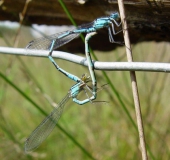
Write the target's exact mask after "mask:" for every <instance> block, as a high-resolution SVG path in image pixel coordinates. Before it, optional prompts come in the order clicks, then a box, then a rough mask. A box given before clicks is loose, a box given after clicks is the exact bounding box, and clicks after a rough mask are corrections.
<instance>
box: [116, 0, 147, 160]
mask: <svg viewBox="0 0 170 160" xmlns="http://www.w3.org/2000/svg"><path fill="white" fill-rule="evenodd" d="M118 5H119V11H120V16H121V20H122V26H123V33H124V40H125V46H126V54H127V59H128V62H132V61H133V57H132V51H131V46H130V39H129V33H128V29H127V28H128V27H127V22H126V18H125V10H124V4H123V0H118ZM130 77H131V82H132V92H133V98H134V104H135V111H136V118H137V126H138V132H139V139H140V146H141V152H142V159H143V160H147V159H148V156H147V151H146V144H145V135H144V128H143V122H142V114H141V107H140V100H139V95H138V88H137V81H136V75H135V72H134V71H131V72H130Z"/></svg>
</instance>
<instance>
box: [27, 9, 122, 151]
mask: <svg viewBox="0 0 170 160" xmlns="http://www.w3.org/2000/svg"><path fill="white" fill-rule="evenodd" d="M119 18H120V17H119V13H118V12H114V13H112V14H110V16H106V17H101V18H97V19H96V20H94V21H93V22H91V23H88V24H83V25H81V26H78V27H77V28H75V29H73V30H69V31H65V32H61V33H57V34H54V35H51V36H46V37H43V38H39V39H36V40H33V41H31V42H30V43H29V44H28V45H27V47H26V48H27V49H28V50H47V51H48V52H49V54H48V57H49V59H50V61H51V62H52V63H53V64H54V66H55V67H56V69H57V70H58V71H60V72H61V73H63V74H64V75H65V76H67V77H68V78H70V79H71V80H73V81H75V82H76V84H75V85H73V86H72V87H71V88H70V90H69V91H68V93H67V94H66V96H65V97H64V98H63V99H62V100H61V102H60V103H59V104H58V106H57V108H55V109H54V110H53V111H52V112H51V113H50V114H49V115H48V116H47V117H46V118H45V119H44V120H43V121H42V122H41V123H40V125H39V126H38V127H37V128H36V129H35V130H34V131H33V132H32V133H31V135H30V136H29V137H28V138H27V140H26V142H25V151H26V152H29V151H32V150H34V149H36V148H37V147H38V146H39V145H40V144H41V143H42V142H43V141H44V140H45V139H46V138H47V137H48V135H49V134H50V133H51V131H52V130H53V129H54V127H55V125H56V124H57V122H58V120H59V118H60V117H61V114H62V112H63V108H64V105H65V104H66V102H67V101H68V99H69V98H72V100H73V101H74V102H75V103H77V104H79V105H83V104H85V103H88V102H92V101H93V100H95V99H96V97H97V80H96V76H95V72H94V64H93V61H92V59H91V56H90V50H89V44H88V41H89V39H90V38H91V37H92V36H94V35H95V34H96V32H97V31H98V30H100V29H103V28H107V29H108V35H109V40H110V42H111V43H115V41H114V39H113V35H116V34H118V33H119V32H121V31H122V30H121V31H119V32H115V28H114V25H116V26H117V27H119V26H120V25H121V23H118V22H117V20H119ZM81 33H87V35H86V38H85V54H86V58H87V62H88V68H89V72H90V77H91V80H92V88H91V87H89V86H88V85H87V83H88V82H89V80H90V77H88V76H87V75H84V74H83V76H82V77H81V78H78V77H77V76H75V75H73V74H71V73H68V72H67V71H65V70H64V69H62V68H60V67H59V66H58V65H57V63H56V62H55V61H54V59H53V58H52V52H53V50H54V49H57V48H59V47H61V46H63V45H64V44H66V43H68V42H70V41H71V40H73V39H74V38H76V37H78V36H79V35H80V34H81ZM86 90H87V91H90V93H91V96H89V95H88V94H87V92H86ZM81 91H84V92H85V94H86V95H87V98H86V99H84V100H79V99H78V98H77V96H78V95H79V93H80V92H81Z"/></svg>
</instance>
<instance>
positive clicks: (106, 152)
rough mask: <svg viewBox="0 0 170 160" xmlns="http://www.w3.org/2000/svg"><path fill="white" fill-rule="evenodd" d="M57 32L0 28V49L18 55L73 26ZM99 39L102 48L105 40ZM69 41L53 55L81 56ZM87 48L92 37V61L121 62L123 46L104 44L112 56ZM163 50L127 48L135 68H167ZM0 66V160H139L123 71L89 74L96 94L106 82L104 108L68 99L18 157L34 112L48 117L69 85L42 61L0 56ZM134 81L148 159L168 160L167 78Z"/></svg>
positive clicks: (68, 66) (71, 68) (12, 25)
mask: <svg viewBox="0 0 170 160" xmlns="http://www.w3.org/2000/svg"><path fill="white" fill-rule="evenodd" d="M96 18H97V17H96ZM44 24H45V22H44ZM63 25H64V24H63ZM63 25H55V26H54V25H48V26H47V25H35V24H34V25H30V26H26V25H23V24H22V23H21V22H20V23H17V22H12V21H1V22H0V45H1V46H3V47H4V46H5V47H15V48H25V46H26V45H27V44H28V42H29V41H31V40H32V39H35V38H38V37H40V36H43V35H44V34H45V35H49V34H53V33H57V32H61V31H64V30H68V29H71V28H72V27H73V26H71V25H64V26H63ZM42 33H43V34H42ZM103 36H104V35H103ZM104 39H106V40H107V41H105V43H109V40H108V36H107V34H106V35H105V38H104ZM115 40H116V38H115ZM77 41H78V40H77V39H76V40H73V42H70V44H68V45H66V46H63V47H62V48H59V50H62V51H67V52H71V53H73V54H78V55H81V56H84V48H83V47H79V50H80V51H81V52H78V51H77V50H76V49H75V48H76V42H77ZM94 41H95V39H93V38H92V39H91V40H90V44H91V48H92V49H93V48H95V50H94V53H95V55H96V56H97V58H98V60H99V61H109V62H111V61H112V62H114V61H127V59H126V54H125V46H120V45H118V44H112V45H113V49H110V50H109V51H102V50H98V49H97V47H93V44H94V46H95V42H94ZM101 41H102V40H101ZM79 43H81V45H82V46H84V43H83V42H79ZM101 44H102V43H101ZM101 44H100V47H101V46H102V45H101ZM71 46H74V47H73V48H70V47H71ZM78 46H79V45H78ZM101 48H102V47H101ZM169 50H170V45H169V42H163V41H161V42H155V41H147V42H146V41H142V42H139V41H137V43H135V44H132V51H133V57H134V61H137V62H165V63H169V61H170V54H169ZM74 51H75V52H74ZM56 62H57V63H58V64H59V66H60V67H61V68H63V69H65V70H66V71H68V72H70V73H72V74H75V75H76V76H79V77H80V76H81V75H82V74H84V73H87V74H89V72H88V69H87V67H83V66H80V65H77V64H74V63H71V62H67V61H64V60H60V59H56ZM0 66H1V67H0V159H3V160H16V159H21V160H27V159H28V160H29V159H31V160H34V159H45V160H52V159H64V160H72V159H74V160H75V159H97V160H112V159H118V160H119V159H120V160H121V159H127V160H136V159H141V152H140V145H139V136H138V132H137V128H136V115H135V109H134V103H133V97H132V89H131V82H130V75H129V72H123V71H107V72H105V73H103V72H102V71H95V73H96V75H97V81H98V87H100V86H102V85H103V84H107V83H108V87H107V88H106V89H103V90H102V91H100V92H99V93H98V98H97V100H99V101H106V102H107V103H100V104H99V103H97V104H91V103H88V104H85V105H83V106H79V105H77V104H75V103H73V102H72V100H70V101H69V102H68V103H67V104H66V105H65V108H64V112H63V114H62V116H61V119H60V121H59V125H60V127H58V126H56V128H55V129H54V131H53V132H52V133H51V134H50V136H49V137H48V138H47V139H46V140H45V141H44V142H43V143H42V145H41V146H40V147H39V148H38V149H36V150H35V151H34V152H31V153H29V154H25V153H24V142H25V140H26V138H27V137H28V136H29V135H30V133H31V132H32V131H33V130H34V129H35V127H37V126H38V125H39V123H40V122H41V121H42V120H43V118H45V115H43V114H42V112H40V110H38V109H37V106H38V107H40V108H41V109H42V110H44V111H45V112H46V113H47V114H49V113H50V112H51V111H52V110H53V108H54V107H55V106H56V105H57V103H59V102H60V101H61V100H62V98H63V97H64V96H65V95H66V94H67V92H68V90H69V89H70V87H71V86H72V85H74V82H73V81H71V80H69V79H68V78H67V77H65V76H64V75H62V74H61V73H59V72H58V71H57V70H56V69H55V67H54V66H53V65H52V63H51V62H50V61H49V60H48V58H41V57H27V56H15V55H5V54H0ZM136 76H137V83H138V89H139V98H140V102H141V109H142V116H143V124H144V130H145V136H146V143H147V151H148V156H149V159H155V160H162V159H164V160H169V159H170V143H169V142H170V129H169V124H170V116H169V114H170V107H169V103H170V99H169V94H170V89H169V85H170V76H169V74H167V73H153V72H136ZM61 128H62V129H61Z"/></svg>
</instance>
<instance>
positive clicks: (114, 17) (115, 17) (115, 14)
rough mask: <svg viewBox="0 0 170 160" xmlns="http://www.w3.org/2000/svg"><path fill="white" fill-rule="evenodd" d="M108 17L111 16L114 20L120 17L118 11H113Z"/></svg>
mask: <svg viewBox="0 0 170 160" xmlns="http://www.w3.org/2000/svg"><path fill="white" fill-rule="evenodd" d="M110 18H113V19H115V20H118V19H119V18H120V16H119V13H118V12H113V13H111V14H110Z"/></svg>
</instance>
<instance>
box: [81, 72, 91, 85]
mask: <svg viewBox="0 0 170 160" xmlns="http://www.w3.org/2000/svg"><path fill="white" fill-rule="evenodd" d="M81 80H82V81H83V82H85V83H88V82H89V81H90V76H87V74H83V75H82V76H81Z"/></svg>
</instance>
